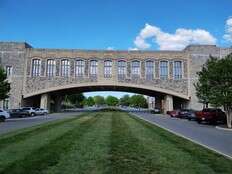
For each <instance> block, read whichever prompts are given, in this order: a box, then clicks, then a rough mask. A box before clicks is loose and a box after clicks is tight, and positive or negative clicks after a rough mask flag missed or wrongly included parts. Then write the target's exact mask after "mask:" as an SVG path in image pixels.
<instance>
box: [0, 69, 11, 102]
mask: <svg viewBox="0 0 232 174" xmlns="http://www.w3.org/2000/svg"><path fill="white" fill-rule="evenodd" d="M6 79H7V75H6V72H5V71H4V69H3V68H2V67H0V100H4V99H6V98H8V97H9V95H8V93H9V91H10V83H8V81H7V80H6Z"/></svg>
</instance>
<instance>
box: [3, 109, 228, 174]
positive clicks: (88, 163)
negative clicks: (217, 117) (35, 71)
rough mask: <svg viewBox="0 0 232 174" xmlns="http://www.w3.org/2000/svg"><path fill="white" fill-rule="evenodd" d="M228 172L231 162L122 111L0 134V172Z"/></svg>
mask: <svg viewBox="0 0 232 174" xmlns="http://www.w3.org/2000/svg"><path fill="white" fill-rule="evenodd" d="M54 173H60V174H72V173H73V174H74V173H75V174H82V173H91V174H98V173H99V174H101V173H103V174H104V173H108V174H117V173H120V174H124V173H128V174H129V173H131V174H137V173H138V174H143V173H154V174H155V173H165V174H166V173H167V174H172V173H178V174H179V173H183V174H191V173H207V174H208V173H209V174H213V173H230V174H231V173H232V160H228V159H226V158H225V157H223V156H221V155H218V154H215V153H214V152H212V151H209V150H207V149H205V148H203V147H201V146H199V145H196V144H193V143H192V142H190V141H188V140H185V139H183V138H180V137H177V136H175V135H173V134H171V133H169V132H167V131H165V130H163V129H160V128H158V127H156V126H154V125H151V124H150V123H147V122H144V121H142V120H139V119H138V118H135V117H133V116H130V115H129V114H127V113H124V112H116V111H115V112H96V113H86V114H83V115H81V116H79V117H76V118H72V119H65V120H59V121H55V122H50V123H46V124H43V125H40V126H35V127H32V128H27V129H24V130H21V131H16V132H14V133H10V134H6V135H3V136H0V174H54Z"/></svg>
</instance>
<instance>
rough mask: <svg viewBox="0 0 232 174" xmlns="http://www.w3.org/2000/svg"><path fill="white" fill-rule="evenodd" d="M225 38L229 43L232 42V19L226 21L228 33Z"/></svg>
mask: <svg viewBox="0 0 232 174" xmlns="http://www.w3.org/2000/svg"><path fill="white" fill-rule="evenodd" d="M223 38H224V39H225V40H226V41H228V42H232V17H229V18H228V19H227V21H226V33H225V34H224V36H223Z"/></svg>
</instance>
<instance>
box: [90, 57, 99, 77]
mask: <svg viewBox="0 0 232 174" xmlns="http://www.w3.org/2000/svg"><path fill="white" fill-rule="evenodd" d="M91 62H96V63H95V64H94V66H92V65H91ZM92 67H94V72H95V73H92V72H93V71H92ZM97 75H98V60H96V59H92V60H90V61H89V76H91V77H97Z"/></svg>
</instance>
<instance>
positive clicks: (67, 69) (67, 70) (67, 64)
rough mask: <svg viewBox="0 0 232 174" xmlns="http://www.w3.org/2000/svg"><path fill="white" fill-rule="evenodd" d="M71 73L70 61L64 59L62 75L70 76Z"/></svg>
mask: <svg viewBox="0 0 232 174" xmlns="http://www.w3.org/2000/svg"><path fill="white" fill-rule="evenodd" d="M69 74H70V61H69V60H67V59H64V60H62V61H61V76H62V77H68V76H69Z"/></svg>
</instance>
